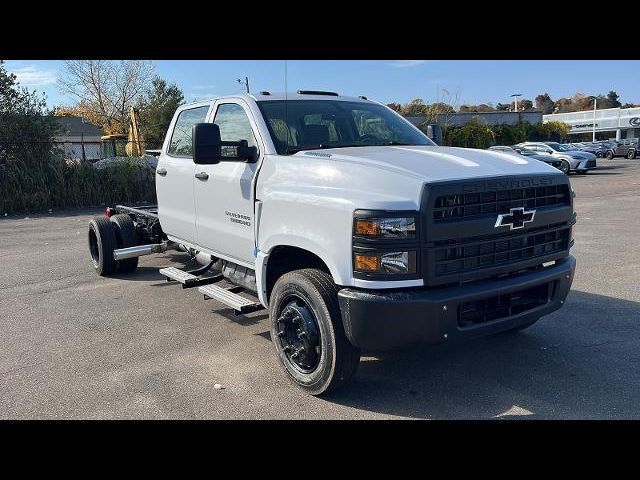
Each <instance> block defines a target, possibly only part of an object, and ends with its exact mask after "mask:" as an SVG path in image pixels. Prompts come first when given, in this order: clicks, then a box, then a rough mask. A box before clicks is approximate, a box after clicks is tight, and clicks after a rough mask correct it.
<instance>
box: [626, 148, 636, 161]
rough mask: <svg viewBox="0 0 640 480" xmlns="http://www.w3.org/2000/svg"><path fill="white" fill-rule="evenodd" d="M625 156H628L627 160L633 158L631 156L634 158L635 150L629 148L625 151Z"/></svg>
mask: <svg viewBox="0 0 640 480" xmlns="http://www.w3.org/2000/svg"><path fill="white" fill-rule="evenodd" d="M627 158H628V159H629V160H631V159H633V158H636V151H635V150H629V151H628V152H627Z"/></svg>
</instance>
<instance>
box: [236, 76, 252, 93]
mask: <svg viewBox="0 0 640 480" xmlns="http://www.w3.org/2000/svg"><path fill="white" fill-rule="evenodd" d="M237 81H238V83H239V84H240V85H244V87H245V89H246V90H247V93H249V77H244V81H243V80H242V79H240V78H239V79H238V80H237Z"/></svg>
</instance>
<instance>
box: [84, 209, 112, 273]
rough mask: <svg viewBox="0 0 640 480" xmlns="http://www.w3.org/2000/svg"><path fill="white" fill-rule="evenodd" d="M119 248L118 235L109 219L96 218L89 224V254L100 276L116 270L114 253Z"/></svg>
mask: <svg viewBox="0 0 640 480" xmlns="http://www.w3.org/2000/svg"><path fill="white" fill-rule="evenodd" d="M116 248H117V242H116V234H115V232H114V230H113V226H112V224H111V222H110V221H109V219H108V218H107V217H94V218H92V219H91V221H90V222H89V254H90V255H91V263H92V264H93V268H94V269H95V270H96V272H97V273H98V275H101V276H103V277H104V276H106V275H110V274H111V273H113V272H114V271H115V269H116V261H115V260H114V259H113V251H114V250H115V249H116Z"/></svg>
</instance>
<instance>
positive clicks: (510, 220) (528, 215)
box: [495, 207, 536, 230]
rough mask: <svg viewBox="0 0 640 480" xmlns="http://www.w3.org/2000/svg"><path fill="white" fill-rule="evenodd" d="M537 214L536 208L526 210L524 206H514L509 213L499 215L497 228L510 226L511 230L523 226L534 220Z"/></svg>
mask: <svg viewBox="0 0 640 480" xmlns="http://www.w3.org/2000/svg"><path fill="white" fill-rule="evenodd" d="M535 216H536V211H535V210H525V209H524V207H517V208H512V209H511V210H509V213H503V214H502V215H498V219H497V220H496V224H495V228H498V227H509V229H510V230H516V229H518V228H523V227H524V225H525V223H531V222H533V219H534V217H535Z"/></svg>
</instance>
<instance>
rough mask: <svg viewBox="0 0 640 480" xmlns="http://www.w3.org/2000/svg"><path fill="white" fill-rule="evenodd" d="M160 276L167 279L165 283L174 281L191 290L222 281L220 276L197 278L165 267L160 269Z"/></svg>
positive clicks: (176, 269)
mask: <svg viewBox="0 0 640 480" xmlns="http://www.w3.org/2000/svg"><path fill="white" fill-rule="evenodd" d="M160 275H164V276H165V277H167V281H168V282H170V281H171V280H175V281H176V282H178V283H181V284H182V288H193V287H197V286H200V285H208V284H210V283H215V282H218V281H220V280H222V275H216V276H214V277H207V278H198V277H196V276H195V275H193V274H191V273H189V272H185V271H184V270H180V269H179V268H175V267H167V268H161V269H160Z"/></svg>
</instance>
